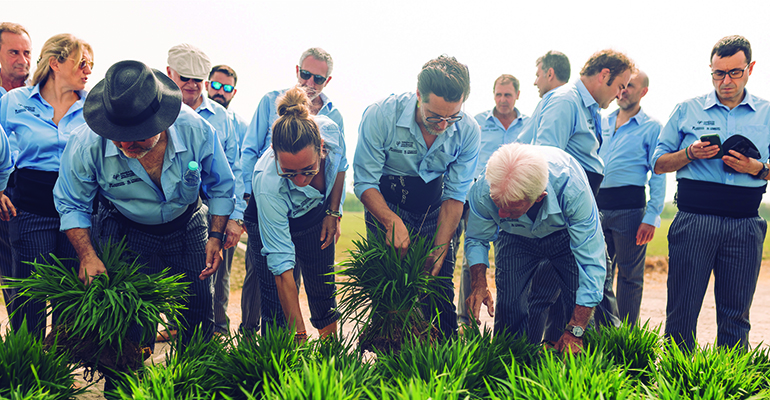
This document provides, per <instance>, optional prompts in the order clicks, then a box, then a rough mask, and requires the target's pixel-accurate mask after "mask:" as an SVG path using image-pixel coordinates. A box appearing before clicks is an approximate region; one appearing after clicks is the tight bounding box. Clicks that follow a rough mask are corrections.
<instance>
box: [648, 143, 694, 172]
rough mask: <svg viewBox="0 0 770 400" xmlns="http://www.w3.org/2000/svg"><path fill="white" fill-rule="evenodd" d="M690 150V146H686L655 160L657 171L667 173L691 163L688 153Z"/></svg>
mask: <svg viewBox="0 0 770 400" xmlns="http://www.w3.org/2000/svg"><path fill="white" fill-rule="evenodd" d="M688 151H689V150H688V148H685V149H683V150H679V151H677V152H674V153H668V154H664V155H662V156H660V158H658V161H656V162H655V173H656V174H665V173H668V172H676V171H679V170H680V169H682V167H684V166H685V165H687V164H689V163H690V160H689V159H688V158H687V153H686V152H688ZM690 158H692V155H690Z"/></svg>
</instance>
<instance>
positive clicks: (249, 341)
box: [215, 328, 307, 399]
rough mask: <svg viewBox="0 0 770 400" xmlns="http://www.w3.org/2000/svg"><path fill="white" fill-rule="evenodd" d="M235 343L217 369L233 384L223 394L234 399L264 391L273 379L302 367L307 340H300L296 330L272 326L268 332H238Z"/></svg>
mask: <svg viewBox="0 0 770 400" xmlns="http://www.w3.org/2000/svg"><path fill="white" fill-rule="evenodd" d="M232 343H233V345H232V346H231V347H230V348H229V349H228V351H227V352H226V353H225V354H224V355H223V356H222V357H221V359H220V361H219V363H218V364H217V366H216V367H215V373H216V374H217V376H218V377H219V379H222V381H223V382H225V383H226V384H227V385H228V386H229V387H228V388H227V389H223V390H221V392H220V393H221V394H223V395H226V396H228V397H229V398H231V399H248V398H249V396H257V395H258V394H261V392H262V391H263V390H264V387H265V386H267V385H270V383H272V382H281V379H283V377H284V374H286V373H288V372H291V371H293V370H295V369H297V368H300V367H301V361H302V359H303V356H304V355H305V353H306V352H307V349H306V346H307V345H306V344H303V343H297V342H296V341H295V339H294V331H293V330H290V329H286V328H276V329H270V330H269V331H268V332H267V335H265V336H259V335H256V334H255V333H245V334H237V335H235V337H234V340H233V342H232Z"/></svg>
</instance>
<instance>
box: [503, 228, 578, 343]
mask: <svg viewBox="0 0 770 400" xmlns="http://www.w3.org/2000/svg"><path fill="white" fill-rule="evenodd" d="M569 241H570V238H569V233H568V232H567V231H566V230H561V231H557V232H554V233H552V234H550V235H548V236H546V237H544V238H528V237H523V236H519V235H512V234H510V233H507V232H504V231H501V232H500V234H499V236H498V239H497V241H496V242H495V247H496V249H497V255H496V258H495V265H496V269H495V283H496V285H497V309H496V314H495V333H500V332H507V333H509V334H513V335H516V336H519V335H523V334H525V333H527V329H528V325H529V321H528V318H529V314H530V313H529V304H528V303H529V295H528V294H529V292H530V289H531V286H532V284H533V279H534V278H535V275H536V274H537V273H539V271H540V270H542V269H543V268H544V267H545V265H546V263H544V262H543V261H548V262H549V263H550V264H551V265H552V267H553V274H552V276H551V279H550V281H549V282H553V283H554V285H556V286H558V288H559V290H560V291H561V295H560V297H561V299H562V301H563V302H564V303H565V304H568V305H569V307H570V315H571V309H574V307H575V294H576V291H577V288H578V284H579V281H578V265H577V262H576V261H575V257H574V255H573V254H572V249H571V248H570V242H569ZM562 329H563V327H562ZM529 340H530V341H538V342H539V340H536V339H529Z"/></svg>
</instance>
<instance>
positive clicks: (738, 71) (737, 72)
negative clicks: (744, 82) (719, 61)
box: [711, 63, 751, 81]
mask: <svg viewBox="0 0 770 400" xmlns="http://www.w3.org/2000/svg"><path fill="white" fill-rule="evenodd" d="M750 65H751V63H748V64H746V66H745V67H743V68H735V69H731V70H729V71H722V70H721V69H718V70H716V71H713V72H711V78H712V79H714V80H715V81H721V80H722V79H725V76H727V75H730V79H740V78H743V73H744V72H745V71H746V69H747V68H748V67H749V66H750Z"/></svg>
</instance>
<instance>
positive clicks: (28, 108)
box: [14, 104, 40, 118]
mask: <svg viewBox="0 0 770 400" xmlns="http://www.w3.org/2000/svg"><path fill="white" fill-rule="evenodd" d="M19 106H20V107H21V108H17V109H15V110H14V112H15V113H16V114H21V113H23V112H25V111H26V112H30V113H32V115H34V116H35V117H37V118H40V114H38V113H37V112H35V107H34V106H25V105H23V104H19Z"/></svg>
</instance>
